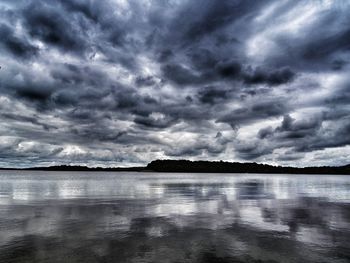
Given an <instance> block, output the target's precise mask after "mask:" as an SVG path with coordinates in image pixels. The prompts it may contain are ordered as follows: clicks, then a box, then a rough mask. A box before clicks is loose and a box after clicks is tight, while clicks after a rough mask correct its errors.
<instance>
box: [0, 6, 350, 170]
mask: <svg viewBox="0 0 350 263" xmlns="http://www.w3.org/2000/svg"><path fill="white" fill-rule="evenodd" d="M349 14H350V3H349V2H348V1H345V0H344V1H343V0H338V1H336V0H334V1H327V0H314V1H311V0H310V1H294V0H290V1H288V0H285V1H260V0H259V1H246V0H245V1H243V0H220V1H214V0H201V1H197V0H154V1H151V0H148V1H146V0H130V1H127V0H16V1H13V0H1V1H0V65H1V69H0V166H2V167H3V166H12V167H17V166H21V167H23V166H37V165H52V164H84V165H89V166H96V165H98V166H129V165H142V164H145V163H147V162H148V161H150V160H153V159H159V158H161V159H165V158H167V159H191V160H226V161H249V162H251V161H255V162H264V163H270V164H279V165H297V166H310V165H342V164H347V163H350V160H349V158H348V157H349V156H350V74H349V69H350V65H349V62H350V15H349Z"/></svg>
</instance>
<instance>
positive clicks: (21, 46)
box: [0, 24, 39, 58]
mask: <svg viewBox="0 0 350 263" xmlns="http://www.w3.org/2000/svg"><path fill="white" fill-rule="evenodd" d="M0 38H1V46H2V47H3V48H4V49H5V50H6V51H8V52H10V53H11V54H12V55H14V56H15V57H19V58H31V57H33V56H36V55H37V54H38V52H39V48H38V47H36V46H34V45H32V44H30V43H29V42H28V40H27V39H25V38H23V39H21V38H20V37H18V36H16V35H15V34H14V32H13V29H12V28H11V27H9V26H7V25H5V24H1V25H0Z"/></svg>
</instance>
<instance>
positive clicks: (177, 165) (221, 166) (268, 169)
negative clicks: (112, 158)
mask: <svg viewBox="0 0 350 263" xmlns="http://www.w3.org/2000/svg"><path fill="white" fill-rule="evenodd" d="M0 169H8V168H0ZM9 170H43V171H106V172H123V171H124V172H126V171H135V172H178V173H270V174H271V173H274V174H277V173H281V174H282V173H284V174H350V164H349V165H345V166H322V167H304V168H297V167H283V166H272V165H267V164H258V163H238V162H223V161H216V162H209V161H189V160H155V161H152V162H150V163H149V164H148V165H147V166H145V167H110V168H102V167H87V166H69V165H61V166H50V167H32V168H24V169H13V168H11V169H9Z"/></svg>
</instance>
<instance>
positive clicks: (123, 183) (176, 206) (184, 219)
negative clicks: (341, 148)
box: [0, 171, 350, 263]
mask: <svg viewBox="0 0 350 263" xmlns="http://www.w3.org/2000/svg"><path fill="white" fill-rule="evenodd" d="M349 261H350V179H349V177H348V176H339V175H242V174H161V173H157V174H156V173H103V172H38V171H1V172H0V262H1V263H5V262H16V263H17V262H19V263H20V262H36V263H40V262H67V263H70V262H87V263H88V262H162V263H166V262H198V263H199V262H204V263H206V262H270V263H271V262H284V263H288V262H349Z"/></svg>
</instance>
